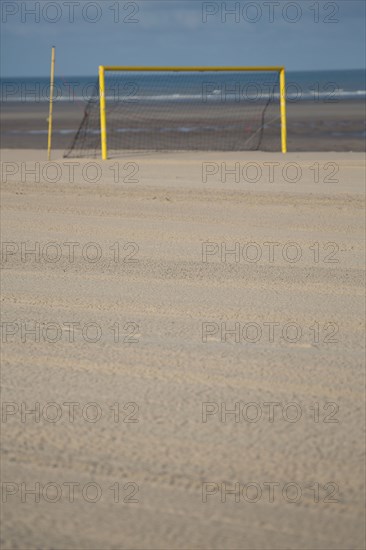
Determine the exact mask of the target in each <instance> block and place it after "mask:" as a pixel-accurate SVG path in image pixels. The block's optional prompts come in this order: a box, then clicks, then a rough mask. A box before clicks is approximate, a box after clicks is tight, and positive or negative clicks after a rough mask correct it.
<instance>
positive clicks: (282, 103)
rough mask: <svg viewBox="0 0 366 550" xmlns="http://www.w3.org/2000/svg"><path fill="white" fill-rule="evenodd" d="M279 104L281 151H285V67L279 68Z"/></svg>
mask: <svg viewBox="0 0 366 550" xmlns="http://www.w3.org/2000/svg"><path fill="white" fill-rule="evenodd" d="M280 106H281V151H282V153H287V125H286V79H285V69H284V68H282V69H281V70H280Z"/></svg>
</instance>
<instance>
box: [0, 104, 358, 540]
mask: <svg viewBox="0 0 366 550" xmlns="http://www.w3.org/2000/svg"><path fill="white" fill-rule="evenodd" d="M299 109H300V108H299ZM299 109H298V111H297V113H298V116H300V115H301V113H300V110H299ZM349 109H350V112H351V110H352V106H350V107H349ZM290 113H291V112H290ZM313 113H315V110H314V111H313ZM345 113H346V108H345V110H344V111H343V114H342V116H345ZM4 116H5V131H6V124H7V117H13V119H12V121H11V122H9V124H10V125H11V127H12V128H15V127H16V126H14V117H15V115H14V113H13V114H11V113H10V114H9V112H8V111H5V115H4ZM290 117H291V114H290ZM314 117H316V114H314ZM356 118H357V115H356V114H355V118H354V120H355V121H356ZM23 120H25V119H22V121H23ZM22 121H19V122H18V123H17V124H19V125H20V124H23V122H22ZM65 124H68V123H67V121H66V122H65ZM290 124H291V118H290ZM293 135H294V134H293V133H292V136H293ZM57 139H58V138H56V140H57ZM290 139H295V138H292V137H291V138H290ZM32 143H35V142H34V141H33V142H32ZM57 143H58V144H59V147H60V150H57V151H54V152H53V156H52V163H47V162H46V161H45V152H44V150H43V151H42V150H41V149H37V147H38V145H33V149H32V148H30V147H28V143H27V144H26V143H25V142H24V143H23V145H22V146H19V144H18V148H13V145H12V142H11V139H10V138H9V141H8V148H7V149H3V150H2V160H3V169H2V180H3V181H2V187H1V191H2V321H3V323H2V330H3V332H2V342H3V343H2V384H3V390H2V392H3V393H2V401H3V418H2V444H3V461H2V481H3V505H2V517H3V530H2V546H3V548H4V549H18V548H27V549H37V548H50V549H51V548H54V549H61V548H62V549H64V550H65V549H70V550H71V549H73V550H74V549H75V550H76V549H85V550H86V549H88V550H90V549H93V550H94V549H95V550H96V549H98V548H103V549H121V548H124V549H165V548H166V549H168V548H169V549H198V548H199V549H231V550H233V549H239V548H240V549H248V550H249V549H258V550H259V549H267V548H268V549H278V550H280V549H284V548H288V549H303V550H310V549H311V550H313V549H317V550H320V549H322V550H326V549H327V550H330V549H334V550H340V549H345V550H346V549H347V550H350V549H354V550H360V549H361V548H363V545H364V536H365V532H364V526H363V512H364V496H365V493H364V466H363V464H364V427H365V416H364V412H365V407H364V381H365V378H364V367H363V362H364V345H363V342H364V338H363V334H364V324H363V321H362V320H363V318H364V297H363V296H364V292H363V284H364V260H365V257H364V229H365V223H364V173H365V172H364V170H365V161H364V156H363V155H362V153H357V152H356V153H352V152H338V153H336V152H321V153H304V152H292V153H289V154H287V155H286V156H284V155H280V154H275V153H273V154H272V153H257V152H255V153H249V152H247V153H240V154H238V153H220V152H213V153H210V152H207V153H200V152H191V153H183V152H182V153H171V154H169V155H166V154H163V153H160V154H159V153H155V154H136V153H132V152H131V153H128V152H126V153H125V154H124V155H123V158H119V159H117V160H116V159H113V160H110V161H106V162H104V163H102V162H101V161H96V160H95V159H94V160H92V161H91V160H90V159H84V160H75V159H72V160H67V159H63V158H62V155H63V150H61V147H64V144H62V146H61V145H60V144H61V141H56V144H57ZM290 143H291V142H290ZM297 143H298V144H300V143H301V136H299V137H298V142H297ZM328 143H329V147H331V148H333V149H335V148H336V146H335V145H334V143H333V142H328ZM349 144H350V145H349V147H350V148H354V150H356V149H357V146H354V145H353V144H351V142H349ZM14 145H15V142H14ZM316 146H317V144H316V143H315V144H314V149H315V148H316ZM300 147H301V145H299V148H300ZM230 170H231V172H230ZM233 171H234V173H233ZM31 410H33V411H34V412H33V413H32V412H30V411H31ZM27 411H28V412H27ZM230 411H231V412H230ZM233 412H234V414H233ZM4 483H5V485H4ZM27 491H28V493H27ZM32 491H33V493H32ZM230 491H231V493H230Z"/></svg>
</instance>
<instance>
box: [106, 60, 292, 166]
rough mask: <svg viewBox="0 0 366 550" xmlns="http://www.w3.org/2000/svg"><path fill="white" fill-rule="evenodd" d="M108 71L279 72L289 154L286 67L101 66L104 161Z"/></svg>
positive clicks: (284, 142)
mask: <svg viewBox="0 0 366 550" xmlns="http://www.w3.org/2000/svg"><path fill="white" fill-rule="evenodd" d="M106 71H131V72H132V71H139V72H241V71H243V72H244V71H247V72H265V71H266V72H277V73H279V85H280V86H279V92H280V118H281V151H282V153H286V152H287V126H286V80H285V67H283V66H269V67H267V66H264V67H259V66H257V67H246V66H240V67H208V66H205V67H187V66H185V67H176V66H174V67H169V66H164V67H159V66H157V67H145V66H143V67H138V66H135V67H130V66H123V65H100V66H99V102H100V130H101V150H102V159H103V160H107V159H108V148H107V118H106V94H105V72H106Z"/></svg>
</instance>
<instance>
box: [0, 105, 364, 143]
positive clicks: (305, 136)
mask: <svg viewBox="0 0 366 550" xmlns="http://www.w3.org/2000/svg"><path fill="white" fill-rule="evenodd" d="M178 107H179V106H178ZM178 107H177V106H176V107H175V116H177V115H176V113H179V108H178ZM84 108H85V103H84V102H82V101H76V102H59V103H56V104H55V113H54V134H53V148H54V149H64V150H67V149H68V148H69V147H70V145H71V143H72V139H73V135H74V134H75V133H76V131H77V129H78V127H79V125H80V123H81V121H82V118H83V112H84ZM201 109H202V105H198V106H197V107H196V110H197V112H196V113H195V111H193V110H192V107H190V111H192V114H191V116H195V120H198V119H199V115H200V110H201ZM287 112H288V121H287V124H288V150H289V151H292V152H297V151H304V152H305V151H339V152H342V151H359V152H362V151H364V148H365V145H364V143H365V123H364V120H365V103H364V102H363V101H357V100H353V101H346V100H342V102H339V101H335V102H331V103H326V102H317V103H315V102H310V101H308V102H301V103H299V102H292V103H291V102H290V101H289V102H288V105H287ZM149 114H151V113H149ZM275 114H276V112H275V109H274V107H271V116H272V115H275ZM162 116H166V113H165V114H164V110H162ZM211 116H212V113H211ZM47 117H48V104H47V102H40V103H24V102H11V101H8V102H7V103H2V115H1V118H2V125H1V131H0V138H1V143H2V147H3V148H15V149H44V148H45V147H46V146H47V145H46V144H47V122H46V120H47ZM182 117H183V119H184V118H185V117H187V110H186V109H183V108H182ZM150 122H151V121H150ZM185 124H187V122H185ZM206 124H207V122H206ZM209 124H212V120H211V121H209ZM121 125H123V123H122V122H121ZM143 125H144V126H146V123H145V122H144V123H143ZM267 133H268V134H269V135H268V137H267ZM187 135H188V134H187ZM187 135H184V137H185V140H187ZM279 135H280V127H279V122H278V123H276V125H275V126H274V127H273V128H272V129H271V130H270V131H269V130H266V133H265V136H266V137H265V142H264V144H263V145H264V146H265V147H264V150H269V151H272V150H273V151H276V150H280V140H279ZM130 137H132V138H133V135H132V136H130ZM125 138H128V134H126V135H125ZM156 138H157V136H156V135H155V136H153V139H154V141H152V146H154V145H155V146H156ZM226 139H227V136H224V135H222V136H221V137H220V139H218V138H217V136H216V139H215V140H213V141H212V142H210V145H209V147H212V146H215V148H216V147H217V146H218V144H220V140H221V141H223V140H226ZM181 142H182V143H184V141H183V140H181ZM165 146H166V147H167V148H169V142H166V143H165ZM125 148H131V147H129V143H128V139H127V140H125ZM132 148H133V146H132ZM144 148H146V144H144ZM187 149H188V150H190V149H191V147H190V146H188V147H187ZM228 150H230V148H229V149H228ZM63 153H64V151H63V152H62V154H63Z"/></svg>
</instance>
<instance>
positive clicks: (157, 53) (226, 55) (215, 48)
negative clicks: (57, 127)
mask: <svg viewBox="0 0 366 550" xmlns="http://www.w3.org/2000/svg"><path fill="white" fill-rule="evenodd" d="M365 5H366V3H365V2H364V0H337V1H334V2H330V1H328V0H319V1H314V0H297V1H294V2H290V1H285V0H267V1H266V0H263V1H262V0H258V1H247V0H245V1H226V2H223V1H221V0H220V1H217V2H216V1H211V2H205V1H200V0H188V1H186V0H184V1H183V0H142V1H140V0H134V1H119V0H103V1H98V2H94V1H87V0H78V1H76V0H75V1H74V0H57V1H56V0H54V1H47V0H44V1H33V0H32V1H31V0H27V1H20V0H16V1H7V0H1V30H2V33H1V76H3V77H11V76H34V77H35V76H47V75H48V74H49V65H50V49H51V46H52V45H54V46H55V47H56V74H57V75H59V76H89V75H94V74H95V75H96V74H97V71H98V65H131V66H132V65H211V66H212V65H226V66H232V65H251V66H254V65H284V66H285V67H286V69H287V70H325V69H328V70H333V69H358V68H364V67H365Z"/></svg>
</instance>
